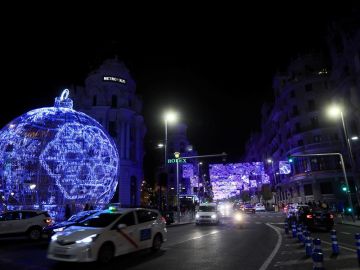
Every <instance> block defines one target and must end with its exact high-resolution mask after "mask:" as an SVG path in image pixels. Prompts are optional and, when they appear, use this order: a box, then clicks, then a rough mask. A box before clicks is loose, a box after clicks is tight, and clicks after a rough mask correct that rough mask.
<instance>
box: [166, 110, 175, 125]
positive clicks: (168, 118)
mask: <svg viewBox="0 0 360 270" xmlns="http://www.w3.org/2000/svg"><path fill="white" fill-rule="evenodd" d="M164 119H165V121H166V122H169V123H174V122H176V121H177V119H178V115H177V113H176V112H173V111H168V112H166V113H165V114H164Z"/></svg>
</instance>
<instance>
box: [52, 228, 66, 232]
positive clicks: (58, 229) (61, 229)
mask: <svg viewBox="0 0 360 270" xmlns="http://www.w3.org/2000/svg"><path fill="white" fill-rule="evenodd" d="M64 229H65V227H60V228H56V229H54V230H53V231H54V232H62V231H63V230H64Z"/></svg>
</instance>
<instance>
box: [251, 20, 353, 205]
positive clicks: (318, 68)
mask: <svg viewBox="0 0 360 270" xmlns="http://www.w3.org/2000/svg"><path fill="white" fill-rule="evenodd" d="M354 18H355V21H356V20H357V23H354V21H353V20H352V21H344V22H339V23H337V24H334V25H333V26H332V28H331V31H330V34H329V38H328V45H329V52H330V54H329V56H330V57H328V58H327V59H328V61H326V60H325V57H323V56H322V55H321V54H310V55H303V56H299V57H298V58H297V59H295V60H293V61H291V63H290V65H289V67H288V69H287V71H286V72H284V73H278V74H276V75H275V77H274V80H273V89H274V95H275V102H274V104H273V105H272V106H269V105H264V106H263V109H262V123H261V130H262V132H261V133H259V134H254V135H253V136H252V137H251V138H250V140H249V141H248V143H247V147H246V157H245V158H246V160H248V161H252V160H263V161H265V160H267V159H271V160H272V164H271V165H272V166H271V165H270V164H269V168H268V170H269V171H270V172H271V173H270V175H272V176H273V177H272V178H273V185H274V188H275V190H276V194H277V201H278V202H285V203H286V202H308V201H318V200H321V201H328V202H332V203H337V202H338V201H344V202H346V194H345V193H344V192H342V191H341V188H340V187H341V185H343V184H344V175H343V173H342V170H341V163H340V161H339V158H338V157H336V156H323V157H314V156H311V157H303V158H295V159H294V162H293V163H292V164H291V167H292V172H291V174H280V173H279V167H278V162H279V161H286V160H287V159H288V157H289V156H291V155H303V154H306V155H308V154H318V153H330V152H339V153H342V155H343V156H344V159H345V166H346V170H347V176H348V178H349V184H350V190H351V192H352V196H353V201H354V202H355V197H356V196H355V195H356V190H359V189H360V181H359V168H360V163H359V162H360V141H359V140H357V141H356V140H351V138H353V139H356V136H358V137H360V134H359V131H360V113H359V112H360V101H359V100H360V99H359V98H360V84H359V78H360V55H359V54H360V24H359V19H358V18H359V17H358V16H355V17H354ZM332 103H337V104H340V105H342V108H343V109H342V111H343V113H344V119H345V123H346V126H347V129H348V130H347V131H348V139H349V140H350V145H351V149H352V152H353V156H354V161H355V164H354V165H352V164H351V163H352V162H351V159H350V155H349V151H348V147H347V140H346V139H345V136H344V132H343V126H342V121H341V119H337V120H336V119H330V118H329V117H328V115H327V114H326V108H327V107H328V106H329V105H331V104H332ZM260 149H261V151H259V150H260ZM351 165H352V166H351Z"/></svg>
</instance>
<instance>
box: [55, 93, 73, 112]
mask: <svg viewBox="0 0 360 270" xmlns="http://www.w3.org/2000/svg"><path fill="white" fill-rule="evenodd" d="M69 94H70V91H69V89H64V90H63V91H62V93H61V95H60V97H56V98H55V105H54V107H56V108H59V107H61V108H68V109H72V108H73V101H72V99H71V98H69Z"/></svg>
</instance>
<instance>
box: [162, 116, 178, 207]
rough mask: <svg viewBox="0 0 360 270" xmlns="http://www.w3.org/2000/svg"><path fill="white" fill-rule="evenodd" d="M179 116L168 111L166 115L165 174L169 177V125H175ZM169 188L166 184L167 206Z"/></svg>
mask: <svg viewBox="0 0 360 270" xmlns="http://www.w3.org/2000/svg"><path fill="white" fill-rule="evenodd" d="M177 118H178V115H177V113H175V112H173V111H168V112H166V113H165V114H164V125H165V140H164V172H165V174H166V177H167V176H168V175H167V145H168V123H174V122H176V121H177ZM168 194H169V187H168V183H166V204H168ZM160 200H161V187H160Z"/></svg>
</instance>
